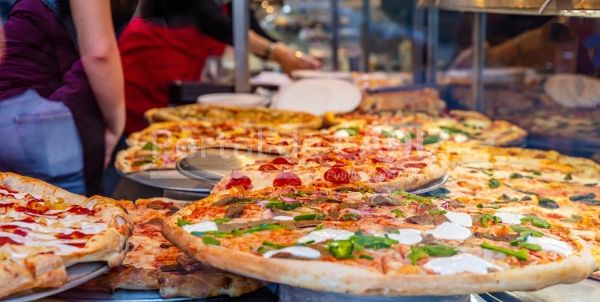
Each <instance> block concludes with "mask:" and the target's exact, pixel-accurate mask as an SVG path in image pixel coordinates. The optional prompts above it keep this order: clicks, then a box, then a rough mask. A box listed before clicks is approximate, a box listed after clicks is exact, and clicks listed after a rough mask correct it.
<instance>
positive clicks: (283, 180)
mask: <svg viewBox="0 0 600 302" xmlns="http://www.w3.org/2000/svg"><path fill="white" fill-rule="evenodd" d="M301 185H302V181H301V180H300V177H298V175H296V174H294V173H292V172H281V173H279V175H277V177H275V179H274V180H273V187H286V186H292V187H299V186H301Z"/></svg>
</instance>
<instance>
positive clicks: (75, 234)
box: [55, 231, 90, 239]
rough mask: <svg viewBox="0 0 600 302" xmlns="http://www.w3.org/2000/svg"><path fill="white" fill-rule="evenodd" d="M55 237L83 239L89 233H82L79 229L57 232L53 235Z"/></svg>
mask: <svg viewBox="0 0 600 302" xmlns="http://www.w3.org/2000/svg"><path fill="white" fill-rule="evenodd" d="M55 237H56V238H58V239H83V238H88V237H90V235H87V234H84V233H82V232H80V231H74V232H73V233H70V234H63V233H58V234H56V235H55Z"/></svg>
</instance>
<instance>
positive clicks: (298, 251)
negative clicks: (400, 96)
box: [163, 186, 595, 296]
mask: <svg viewBox="0 0 600 302" xmlns="http://www.w3.org/2000/svg"><path fill="white" fill-rule="evenodd" d="M519 218H520V219H514V217H512V216H510V215H505V214H504V213H502V212H498V211H496V210H495V209H488V208H478V207H475V206H468V205H465V204H462V203H461V202H458V201H456V200H453V199H447V198H441V199H438V198H425V197H421V196H417V195H412V194H408V193H406V192H405V191H401V190H400V191H395V192H392V193H386V194H378V193H371V192H369V191H368V190H361V189H360V188H355V190H354V191H345V192H335V191H330V190H321V189H318V188H314V187H290V186H288V187H282V188H277V189H274V190H270V191H263V192H260V193H257V194H252V193H250V192H248V191H244V190H238V189H232V190H229V191H224V192H221V193H220V194H213V195H211V196H210V197H208V198H207V199H205V200H203V201H199V202H196V203H194V204H193V205H190V206H188V207H185V208H183V209H182V210H181V211H179V212H178V213H177V214H175V215H173V216H171V217H170V218H168V219H166V220H165V222H164V224H163V234H164V235H165V237H166V238H168V239H169V240H170V241H172V242H173V243H174V244H176V245H177V246H179V247H180V248H181V249H183V250H184V251H186V252H187V253H189V254H190V255H191V256H193V257H195V258H196V259H198V260H200V261H202V262H204V263H208V264H210V265H213V266H215V267H218V268H221V269H224V270H228V271H231V272H235V273H238V274H242V275H245V276H249V277H255V278H258V279H262V280H266V281H270V282H277V283H284V284H288V285H292V286H299V287H304V288H308V289H312V290H318V291H327V292H338V293H349V294H354V295H377V296H397V295H403V296H405V295H455V294H468V293H478V292H487V291H505V290H536V289H540V288H543V287H546V286H549V285H553V284H557V283H571V282H577V281H579V280H581V279H583V278H585V277H586V276H588V275H589V274H590V273H591V272H592V270H593V269H594V268H595V262H594V260H593V258H592V256H591V254H590V252H589V250H588V248H587V246H586V244H585V243H584V241H582V240H581V239H579V238H578V237H577V236H573V235H571V234H570V233H569V232H568V230H566V229H564V228H561V227H559V226H555V225H553V224H552V223H549V222H548V221H546V220H544V219H542V218H540V217H536V216H533V215H523V217H519Z"/></svg>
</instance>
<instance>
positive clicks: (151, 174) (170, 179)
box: [121, 170, 213, 193]
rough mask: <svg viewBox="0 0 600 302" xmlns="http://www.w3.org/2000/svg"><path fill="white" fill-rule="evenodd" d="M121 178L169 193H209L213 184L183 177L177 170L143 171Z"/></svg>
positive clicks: (123, 175) (124, 175)
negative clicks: (168, 191)
mask: <svg viewBox="0 0 600 302" xmlns="http://www.w3.org/2000/svg"><path fill="white" fill-rule="evenodd" d="M121 176H122V177H124V178H127V179H129V180H131V181H134V182H136V183H139V184H142V185H145V186H149V187H153V188H159V189H163V190H170V191H182V192H191V193H209V192H210V190H211V189H212V187H213V184H209V183H206V182H201V181H197V180H194V179H190V178H188V177H185V176H183V175H181V174H180V173H178V172H177V170H156V171H143V172H136V173H131V174H122V175H121Z"/></svg>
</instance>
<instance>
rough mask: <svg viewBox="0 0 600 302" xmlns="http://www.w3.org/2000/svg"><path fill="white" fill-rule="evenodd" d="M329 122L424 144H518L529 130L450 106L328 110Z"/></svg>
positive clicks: (337, 128)
mask: <svg viewBox="0 0 600 302" xmlns="http://www.w3.org/2000/svg"><path fill="white" fill-rule="evenodd" d="M325 119H326V123H328V124H329V125H333V127H331V128H330V130H329V131H331V132H332V133H333V134H334V135H336V134H337V135H344V134H343V133H338V131H340V130H341V131H347V130H348V129H354V132H356V133H368V134H371V135H379V136H383V137H395V138H397V139H400V140H409V139H414V138H420V139H422V142H423V144H425V145H430V144H437V143H440V142H444V141H453V142H457V143H465V142H475V143H478V144H482V145H491V146H515V145H519V144H522V143H523V142H524V140H525V138H526V136H527V132H526V131H525V130H523V129H521V128H519V127H518V126H515V125H513V124H511V123H509V122H506V121H502V120H491V119H489V118H488V117H486V116H485V115H483V114H481V113H478V112H474V111H462V110H451V111H449V112H448V113H447V114H446V113H444V114H439V115H428V114H423V113H413V114H404V113H378V114H361V113H350V114H346V115H340V116H336V115H333V114H327V115H326V117H325Z"/></svg>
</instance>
